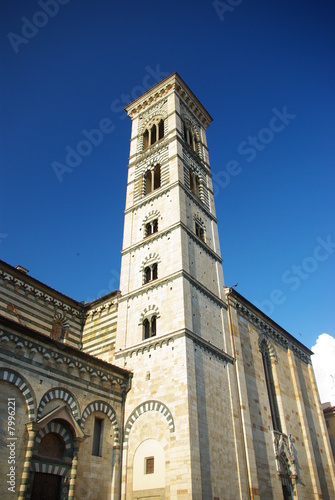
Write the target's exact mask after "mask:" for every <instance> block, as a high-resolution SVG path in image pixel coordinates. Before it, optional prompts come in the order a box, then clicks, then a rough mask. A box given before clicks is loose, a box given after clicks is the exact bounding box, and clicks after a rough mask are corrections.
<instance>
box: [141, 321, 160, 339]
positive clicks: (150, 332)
mask: <svg viewBox="0 0 335 500" xmlns="http://www.w3.org/2000/svg"><path fill="white" fill-rule="evenodd" d="M156 326H157V318H156V316H151V318H145V320H144V321H143V337H144V339H150V338H151V337H154V336H155V335H156Z"/></svg>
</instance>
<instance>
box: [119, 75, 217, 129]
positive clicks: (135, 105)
mask: <svg viewBox="0 0 335 500" xmlns="http://www.w3.org/2000/svg"><path fill="white" fill-rule="evenodd" d="M171 91H174V92H176V93H177V94H178V95H179V96H180V97H181V98H182V99H183V101H184V102H185V104H186V105H187V106H188V108H189V109H190V110H192V112H193V113H194V115H195V116H196V117H197V118H198V120H199V121H200V123H201V124H202V126H203V127H204V128H205V129H207V127H208V126H209V124H210V123H211V122H212V121H213V118H212V117H211V115H210V114H209V113H208V111H207V110H206V109H205V108H204V106H203V105H202V104H201V103H200V101H199V100H198V99H197V98H196V96H195V95H194V94H193V92H192V91H191V90H190V88H189V87H188V86H187V85H186V83H185V82H184V80H183V79H182V78H181V77H180V76H179V75H178V73H176V72H174V73H172V74H171V75H169V76H167V77H166V78H164V80H162V81H161V82H159V83H157V84H156V85H155V86H154V87H152V88H151V89H150V90H148V91H147V92H145V93H144V94H142V95H141V96H139V97H137V98H136V99H135V100H134V101H132V102H131V103H129V104H128V105H127V106H126V107H125V108H124V109H125V111H126V112H127V113H128V116H129V117H130V118H131V119H133V118H135V117H136V116H137V115H138V114H139V113H140V112H143V111H144V110H145V109H147V108H148V107H149V106H152V104H154V103H155V102H156V101H157V100H158V99H161V98H162V97H163V96H165V95H167V94H168V93H170V92H171Z"/></svg>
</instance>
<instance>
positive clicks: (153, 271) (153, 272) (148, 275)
mask: <svg viewBox="0 0 335 500" xmlns="http://www.w3.org/2000/svg"><path fill="white" fill-rule="evenodd" d="M157 278H158V264H157V262H155V264H152V265H151V266H147V267H145V268H144V284H145V283H150V281H153V280H156V279H157Z"/></svg>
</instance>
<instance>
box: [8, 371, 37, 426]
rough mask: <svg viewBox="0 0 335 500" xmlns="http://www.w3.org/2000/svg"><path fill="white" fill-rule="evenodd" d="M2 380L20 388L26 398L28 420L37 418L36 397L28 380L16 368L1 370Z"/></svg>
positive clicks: (31, 420)
mask: <svg viewBox="0 0 335 500" xmlns="http://www.w3.org/2000/svg"><path fill="white" fill-rule="evenodd" d="M0 380H3V381H5V382H9V383H10V384H14V385H15V386H16V387H17V388H18V389H19V390H20V392H21V393H22V395H23V397H24V399H25V400H26V404H27V409H28V420H29V422H33V421H34V420H35V408H36V398H35V394H34V391H33V389H32V387H31V386H30V384H29V383H28V382H27V380H26V379H25V378H24V377H22V375H19V374H18V373H16V372H15V371H14V370H9V369H6V368H3V369H1V370H0Z"/></svg>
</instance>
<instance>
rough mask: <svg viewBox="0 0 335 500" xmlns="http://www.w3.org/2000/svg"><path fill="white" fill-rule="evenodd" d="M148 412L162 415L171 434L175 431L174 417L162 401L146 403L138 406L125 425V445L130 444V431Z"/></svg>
mask: <svg viewBox="0 0 335 500" xmlns="http://www.w3.org/2000/svg"><path fill="white" fill-rule="evenodd" d="M147 411H157V412H159V413H161V414H162V415H163V416H164V417H165V419H166V421H167V424H168V426H169V429H170V432H174V431H175V426H174V420H173V416H172V414H171V412H170V410H169V408H168V407H167V406H166V405H165V404H164V403H162V402H161V401H157V400H151V401H145V402H144V403H141V404H140V405H138V406H137V407H136V408H135V410H134V411H133V412H132V413H131V414H130V415H129V417H128V420H127V422H126V425H125V431H124V444H125V445H126V444H127V442H128V438H129V434H130V431H131V429H132V427H133V425H134V423H135V422H136V420H137V419H138V418H139V417H140V416H141V415H143V414H144V413H146V412H147Z"/></svg>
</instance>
